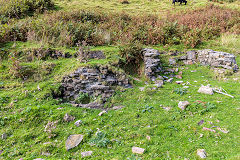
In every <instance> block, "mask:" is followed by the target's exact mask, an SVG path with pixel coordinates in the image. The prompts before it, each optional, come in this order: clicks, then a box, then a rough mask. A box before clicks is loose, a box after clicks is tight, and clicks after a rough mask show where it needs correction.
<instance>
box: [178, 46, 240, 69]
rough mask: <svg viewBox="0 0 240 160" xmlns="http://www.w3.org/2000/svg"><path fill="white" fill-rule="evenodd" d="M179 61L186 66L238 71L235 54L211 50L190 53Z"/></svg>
mask: <svg viewBox="0 0 240 160" xmlns="http://www.w3.org/2000/svg"><path fill="white" fill-rule="evenodd" d="M178 60H182V61H183V62H184V63H185V64H193V63H199V64H201V65H208V66H211V67H215V68H224V69H229V70H233V71H237V70H238V66H237V63H236V57H235V56H234V55H233V54H230V53H226V52H218V51H213V50H210V49H205V50H198V51H188V52H187V53H186V55H185V56H181V57H180V58H179V59H178Z"/></svg>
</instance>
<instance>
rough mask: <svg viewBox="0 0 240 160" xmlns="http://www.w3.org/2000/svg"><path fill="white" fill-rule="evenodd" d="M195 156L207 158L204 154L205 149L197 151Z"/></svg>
mask: <svg viewBox="0 0 240 160" xmlns="http://www.w3.org/2000/svg"><path fill="white" fill-rule="evenodd" d="M197 155H198V156H199V157H200V158H202V159H205V158H207V153H206V151H205V149H198V150H197Z"/></svg>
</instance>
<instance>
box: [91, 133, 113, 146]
mask: <svg viewBox="0 0 240 160" xmlns="http://www.w3.org/2000/svg"><path fill="white" fill-rule="evenodd" d="M111 143H112V142H111V141H110V140H109V139H108V138H106V134H105V133H104V132H101V131H100V132H97V134H96V136H95V137H93V138H92V139H91V140H90V144H91V145H96V146H97V147H100V148H106V147H107V146H108V145H109V144H111Z"/></svg>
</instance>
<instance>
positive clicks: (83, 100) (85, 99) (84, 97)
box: [76, 92, 91, 104]
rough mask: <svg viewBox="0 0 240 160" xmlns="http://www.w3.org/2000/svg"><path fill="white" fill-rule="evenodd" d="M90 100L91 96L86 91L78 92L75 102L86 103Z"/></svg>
mask: <svg viewBox="0 0 240 160" xmlns="http://www.w3.org/2000/svg"><path fill="white" fill-rule="evenodd" d="M90 101H91V97H90V96H89V95H88V94H87V93H82V92H81V93H79V95H78V98H77V100H76V103H79V104H88V103H90Z"/></svg>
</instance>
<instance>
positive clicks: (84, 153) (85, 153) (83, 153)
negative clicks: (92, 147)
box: [81, 151, 93, 158]
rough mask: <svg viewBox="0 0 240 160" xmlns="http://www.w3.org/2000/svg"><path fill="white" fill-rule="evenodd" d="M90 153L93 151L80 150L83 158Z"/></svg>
mask: <svg viewBox="0 0 240 160" xmlns="http://www.w3.org/2000/svg"><path fill="white" fill-rule="evenodd" d="M92 153H93V151H86V152H82V153H81V155H82V158H83V157H88V156H91V155H92Z"/></svg>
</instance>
